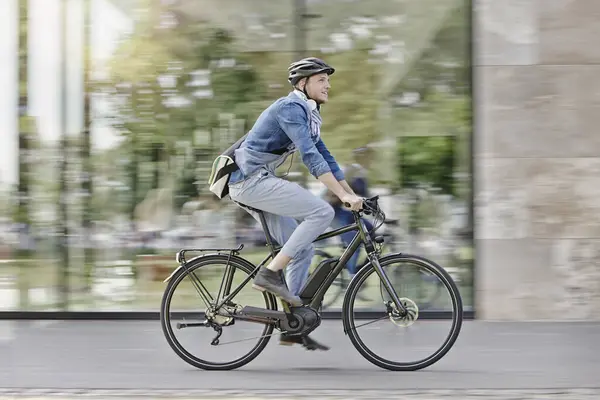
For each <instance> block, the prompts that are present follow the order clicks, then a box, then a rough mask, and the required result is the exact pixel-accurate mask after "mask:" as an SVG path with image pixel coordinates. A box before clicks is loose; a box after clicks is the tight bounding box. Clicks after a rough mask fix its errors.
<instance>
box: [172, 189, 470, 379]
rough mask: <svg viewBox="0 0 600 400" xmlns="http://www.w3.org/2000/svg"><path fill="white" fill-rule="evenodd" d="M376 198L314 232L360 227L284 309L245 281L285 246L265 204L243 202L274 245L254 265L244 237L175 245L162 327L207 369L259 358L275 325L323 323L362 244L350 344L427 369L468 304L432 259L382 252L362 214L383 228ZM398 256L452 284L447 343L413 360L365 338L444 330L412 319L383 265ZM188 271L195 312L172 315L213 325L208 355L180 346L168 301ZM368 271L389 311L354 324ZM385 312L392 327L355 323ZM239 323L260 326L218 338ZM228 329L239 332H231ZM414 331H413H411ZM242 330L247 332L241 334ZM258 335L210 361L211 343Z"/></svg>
mask: <svg viewBox="0 0 600 400" xmlns="http://www.w3.org/2000/svg"><path fill="white" fill-rule="evenodd" d="M378 198H379V196H374V197H371V198H369V199H364V205H363V210H361V211H359V212H353V215H354V219H355V222H354V223H353V224H350V225H347V226H344V227H341V228H338V229H336V230H333V231H331V232H326V233H323V234H322V235H320V236H319V237H318V238H317V239H315V242H317V241H320V240H324V239H327V238H331V237H334V236H338V235H341V234H342V233H345V232H349V231H354V230H358V232H357V233H356V235H355V236H354V238H353V239H352V241H351V242H350V245H349V246H348V247H347V248H346V249H345V251H344V252H343V253H342V255H341V256H340V258H339V259H333V260H331V259H329V260H324V261H323V262H322V263H321V264H320V265H319V266H318V268H316V269H315V270H314V272H313V273H312V274H311V275H310V276H309V278H308V280H307V282H306V284H305V286H304V288H303V289H302V291H301V293H300V295H299V296H300V298H301V299H302V301H303V303H304V304H303V305H302V306H300V307H291V306H290V305H289V304H287V303H285V302H284V301H282V300H280V301H281V303H282V306H283V311H279V310H278V309H277V301H276V298H275V296H273V295H272V294H270V293H268V292H260V291H257V290H254V289H252V288H251V285H248V283H250V281H251V280H252V279H253V278H254V276H255V275H256V273H257V272H258V269H259V268H260V267H261V266H263V265H265V263H266V262H267V261H268V260H269V259H271V258H272V257H274V256H275V255H276V254H277V252H278V251H280V250H281V246H279V245H277V246H276V245H274V244H273V240H272V239H271V236H270V233H269V231H268V227H267V225H266V221H265V218H264V215H263V214H262V212H261V211H260V210H256V209H254V208H252V207H248V206H245V207H247V208H248V209H250V210H253V211H255V212H257V213H258V216H259V219H260V222H261V225H262V227H263V230H264V232H265V237H266V239H267V244H268V247H269V250H270V252H269V254H268V255H267V256H266V257H265V258H264V259H263V261H262V262H261V263H260V264H259V265H258V266H255V265H254V264H252V263H251V262H250V261H248V260H246V259H244V258H243V257H241V256H240V255H239V254H240V251H241V250H242V249H243V246H244V245H243V244H240V245H239V246H238V247H237V248H235V249H233V248H225V249H182V250H180V251H179V252H177V254H176V261H177V262H178V263H179V266H178V267H177V268H176V269H175V270H174V271H173V272H172V273H171V274H170V275H169V276H168V277H167V278H166V279H165V280H164V282H166V283H167V287H166V288H165V292H164V294H163V297H162V301H161V309H160V320H161V327H162V331H163V334H164V335H165V338H166V340H167V342H168V343H169V346H170V347H171V348H172V349H173V351H174V352H175V353H176V354H177V355H178V356H179V357H180V358H181V359H182V360H184V361H185V362H187V363H188V364H190V365H192V366H194V367H197V368H200V369H205V370H232V369H236V368H239V367H241V366H243V365H246V364H247V363H249V362H251V361H252V360H253V359H255V358H256V357H257V356H258V355H259V354H260V353H261V352H262V351H263V350H264V348H265V347H266V345H267V344H268V342H269V340H270V338H271V336H272V335H273V334H274V333H273V331H274V330H275V329H277V330H279V331H280V334H283V333H286V334H288V335H295V336H300V337H305V336H306V335H308V334H309V333H311V332H312V331H314V330H315V329H316V328H317V327H318V326H319V325H320V323H321V316H320V309H321V306H322V300H323V296H324V294H325V292H326V291H327V289H328V288H329V287H330V285H331V284H332V282H333V281H334V280H335V279H336V277H337V276H338V275H339V274H340V272H341V271H342V270H343V269H344V267H345V264H346V262H347V261H348V259H349V258H350V256H351V255H352V254H353V253H354V251H356V249H357V248H358V247H359V245H360V244H361V243H362V244H363V245H364V246H365V249H366V251H367V257H368V259H369V262H368V263H367V264H366V265H365V266H364V267H363V268H361V270H360V271H359V272H358V273H357V274H356V275H355V276H354V278H353V279H352V281H351V282H350V284H349V286H348V289H347V291H346V294H345V297H344V303H343V306H342V323H343V329H344V333H345V334H346V335H348V337H349V339H350V341H351V343H352V345H353V346H354V347H355V349H356V350H357V351H358V352H359V353H360V354H361V355H362V356H363V357H364V358H365V359H366V360H368V361H369V362H371V363H373V364H374V365H377V366H379V367H381V368H384V369H388V370H393V371H414V370H419V369H422V368H426V367H428V366H430V365H432V364H434V363H436V362H437V361H439V360H440V359H441V358H442V357H444V356H445V355H446V354H447V352H448V351H449V350H450V349H451V348H452V346H453V345H454V343H455V342H456V340H457V338H458V335H459V333H460V329H461V326H462V320H463V308H462V299H461V296H460V293H459V291H458V288H457V286H456V284H455V283H454V281H453V280H452V278H451V277H450V275H449V274H448V273H447V272H446V271H445V270H444V269H443V268H442V267H440V266H439V265H437V264H436V263H434V262H433V261H430V260H427V259H425V258H423V257H419V256H413V255H408V254H402V253H390V254H387V255H384V256H381V247H382V245H383V242H384V240H383V237H382V236H377V237H374V238H371V235H370V234H369V233H368V232H367V228H366V226H365V224H364V222H363V220H362V215H363V214H365V215H370V214H372V215H374V216H375V217H376V218H375V219H376V221H375V222H376V223H375V224H374V227H373V232H374V231H376V230H377V229H379V227H381V225H382V224H383V221H385V214H384V213H383V211H382V210H381V209H380V208H379V205H378ZM242 206H244V205H242ZM378 219H381V221H382V222H381V223H380V224H379V225H377V220H378ZM187 252H201V253H205V252H208V254H202V255H199V256H196V257H194V258H191V259H190V260H186V259H185V254H186V253H187ZM394 263H399V264H401V265H403V266H404V265H415V266H418V267H421V268H424V269H425V270H426V271H427V272H428V273H430V274H431V275H433V276H436V277H438V278H439V279H440V280H441V281H442V282H443V284H444V286H445V287H446V289H447V290H448V293H449V304H450V306H451V312H450V314H451V318H450V321H451V326H450V329H449V331H448V333H447V334H445V338H444V339H443V341H442V344H441V345H440V346H439V347H436V348H435V350H434V351H433V352H429V350H427V353H425V354H426V355H425V356H415V357H417V359H416V360H412V361H408V362H402V361H401V362H398V361H393V360H389V359H387V358H384V357H388V356H389V354H391V352H392V351H391V350H393V349H390V348H387V347H386V348H385V349H384V350H383V352H384V354H385V356H381V355H379V354H376V353H375V351H374V350H373V349H374V348H375V347H377V346H378V345H381V344H382V341H381V340H379V341H376V343H375V345H374V346H367V345H366V344H365V340H367V339H369V338H370V336H371V335H372V334H374V333H378V332H379V331H382V332H384V333H386V334H389V333H390V332H389V327H392V328H394V327H396V326H399V327H402V328H406V329H405V330H404V331H403V332H404V334H405V335H406V336H407V337H408V338H409V339H410V340H411V341H415V340H417V339H422V338H430V337H431V336H432V334H433V333H436V332H437V331H439V322H440V320H436V321H435V322H434V323H433V324H425V323H424V324H420V325H414V323H415V322H416V321H417V320H418V319H419V307H418V306H417V304H416V303H415V302H414V301H413V300H411V299H410V298H408V297H404V296H403V297H401V296H400V295H399V294H398V293H396V290H395V289H394V288H393V286H392V283H391V281H390V279H388V275H387V273H386V271H385V269H387V268H390V267H391V266H392V265H393V264H394ZM215 265H224V266H225V268H224V271H223V272H222V275H219V274H213V275H210V274H209V273H206V272H204V280H201V279H200V278H198V276H197V275H196V271H200V272H202V270H204V269H206V268H208V267H210V266H215ZM238 271H240V272H241V273H242V274H244V276H243V277H242V278H241V283H239V284H237V285H235V286H234V285H233V279H234V276H235V273H236V272H238ZM218 276H220V277H221V278H220V279H221V280H220V283H218V282H217V281H216V280H215V279H214V278H215V277H218ZM188 277H189V278H190V281H191V288H190V289H188V292H185V293H187V294H188V297H186V299H187V301H190V299H191V297H192V295H193V294H194V291H195V292H196V294H197V295H198V297H196V298H195V299H192V300H191V301H192V303H191V304H190V303H186V305H187V306H188V307H191V311H183V312H181V311H180V312H176V311H175V312H173V315H174V316H181V317H183V318H184V322H179V323H176V324H175V328H176V330H177V331H182V330H184V328H190V327H202V328H212V330H213V331H214V332H215V333H216V336H214V338H213V339H212V341H211V342H210V343H211V345H212V347H209V349H211V350H208V351H204V352H203V354H202V356H201V357H203V358H200V357H199V356H196V355H193V354H192V353H191V352H190V351H188V349H189V347H188V348H187V349H186V348H185V347H184V346H183V345H182V343H181V340H180V339H178V338H176V337H175V330H174V329H173V326H172V325H171V303H172V301H173V294H174V292H175V290H176V289H177V287H178V286H179V285H180V284H181V283H182V282H183V280H184V279H185V278H188ZM370 277H374V278H375V279H379V281H380V291H381V297H382V303H381V304H382V306H383V308H384V311H382V312H379V313H377V312H370V313H369V315H371V316H372V315H376V316H377V317H376V318H375V319H374V320H372V321H369V322H366V323H362V324H360V325H356V319H358V318H359V317H360V315H359V316H356V315H355V309H354V306H355V300H356V295H357V293H358V292H359V290H360V287H361V285H363V284H364V283H365V281H366V280H367V279H368V278H370ZM209 283H213V284H217V283H218V293H217V295H216V298H215V297H213V296H212V295H211V294H210V293H209V291H208V289H207V288H206V285H205V284H209ZM244 288H249V293H250V294H253V295H255V296H257V298H259V299H261V300H260V303H261V304H262V307H256V306H251V305H243V303H242V301H243V302H244V303H246V304H247V303H248V301H247V297H244V295H240V296H238V295H239V294H240V293H241V291H242V290H243V289H244ZM384 292H385V293H384ZM236 296H238V297H236ZM200 300H201V301H200ZM202 303H203V306H204V307H205V308H206V311H204V312H201V311H198V310H197V307H198V306H199V305H201V304H202ZM185 318H194V319H197V320H199V321H200V322H187V320H185ZM388 319H389V320H390V321H391V322H392V325H387V326H386V327H387V328H386V327H384V328H383V329H381V330H367V331H365V332H366V333H365V334H364V335H362V334H359V333H358V328H360V327H363V326H366V325H369V324H373V323H376V322H379V321H383V320H388ZM238 323H240V324H242V323H248V325H247V326H248V327H250V326H262V332H261V334H260V335H258V336H252V337H242V338H241V339H240V338H239V337H234V340H230V341H228V342H221V341H220V338H221V336H222V334H223V332H224V330H227V331H228V332H229V330H230V329H231V327H233V326H234V325H236V324H238ZM244 326H246V325H244ZM409 327H413V328H411V329H412V330H411V329H408V328H409ZM224 328H225V329H224ZM413 330H414V331H413ZM195 332H200V331H195ZM209 332H210V331H209ZM231 332H232V334H233V335H234V336H235V334H234V333H233V331H231ZM394 332H395V331H394ZM413 333H414V335H412V334H413ZM245 335H246V334H245V332H244V335H243V336H245ZM253 340H257V343H256V344H255V345H254V346H253V347H252V348H251V349H250V350H249V351H247V352H245V353H243V354H242V355H241V356H240V357H238V358H235V359H233V360H229V359H228V360H227V361H208V360H206V359H205V358H206V357H208V356H210V354H209V353H211V352H212V349H217V348H220V347H221V346H223V345H225V344H228V345H231V344H241V343H244V342H248V341H253ZM198 343H199V341H198V333H195V334H194V335H192V337H191V345H190V346H195V345H197V344H198ZM411 345H412V343H411ZM435 346H437V345H435ZM422 348H423V346H418V345H417V346H412V347H411V348H410V349H409V350H408V351H405V352H404V353H406V354H412V353H414V352H417V351H420V350H421V349H422ZM218 354H219V356H222V355H223V352H222V351H220V352H218ZM419 357H422V358H419ZM228 358H230V357H228Z"/></svg>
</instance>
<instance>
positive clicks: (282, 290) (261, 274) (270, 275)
mask: <svg viewBox="0 0 600 400" xmlns="http://www.w3.org/2000/svg"><path fill="white" fill-rule="evenodd" d="M252 287H253V288H255V289H258V290H260V291H261V292H264V291H267V292H269V293H273V294H274V295H275V296H277V297H279V298H281V299H283V300H284V301H286V302H288V303H289V304H290V305H292V306H295V307H298V306H301V305H302V300H300V297H298V296H294V295H293V294H292V293H290V291H289V290H288V288H287V287H286V285H285V282H283V280H282V279H281V277H280V276H279V272H276V271H271V270H270V269H268V268H266V267H261V268H260V269H259V270H258V272H257V274H256V278H254V283H253V284H252Z"/></svg>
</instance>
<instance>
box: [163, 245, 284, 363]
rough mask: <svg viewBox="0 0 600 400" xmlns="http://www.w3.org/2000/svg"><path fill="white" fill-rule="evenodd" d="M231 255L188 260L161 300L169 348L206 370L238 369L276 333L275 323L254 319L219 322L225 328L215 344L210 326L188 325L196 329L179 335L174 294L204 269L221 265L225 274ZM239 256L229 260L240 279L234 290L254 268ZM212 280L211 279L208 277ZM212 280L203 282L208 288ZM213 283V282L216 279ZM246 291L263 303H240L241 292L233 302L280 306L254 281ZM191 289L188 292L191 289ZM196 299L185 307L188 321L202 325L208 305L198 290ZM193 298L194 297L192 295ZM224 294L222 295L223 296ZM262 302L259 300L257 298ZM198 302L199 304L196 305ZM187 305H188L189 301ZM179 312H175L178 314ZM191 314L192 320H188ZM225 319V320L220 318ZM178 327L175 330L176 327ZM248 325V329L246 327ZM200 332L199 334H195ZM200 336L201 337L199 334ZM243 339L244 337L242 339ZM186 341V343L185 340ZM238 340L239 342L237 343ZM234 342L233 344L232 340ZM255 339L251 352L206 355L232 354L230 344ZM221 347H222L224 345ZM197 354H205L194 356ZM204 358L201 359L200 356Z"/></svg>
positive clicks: (215, 334) (214, 333)
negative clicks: (213, 343) (259, 288)
mask: <svg viewBox="0 0 600 400" xmlns="http://www.w3.org/2000/svg"><path fill="white" fill-rule="evenodd" d="M227 257H228V256H220V255H215V256H207V257H201V258H199V259H198V260H193V261H191V262H189V263H188V265H187V270H185V269H182V270H181V271H180V273H178V274H176V275H175V276H173V277H172V278H171V280H170V281H169V284H168V286H167V288H166V290H165V292H164V295H163V299H162V303H161V315H160V319H161V326H162V330H163V333H164V335H165V338H166V340H167V342H168V343H169V345H170V347H171V348H172V349H173V351H175V353H176V354H177V355H178V356H179V357H180V358H181V359H183V360H184V361H185V362H187V363H188V364H190V365H193V366H194V367H197V368H201V369H206V370H231V369H235V368H239V367H241V366H243V365H245V364H247V363H249V362H250V361H252V360H253V359H254V358H256V356H258V355H259V354H260V353H261V352H262V350H263V349H264V348H265V346H266V345H267V343H268V342H269V340H270V335H271V334H272V332H273V329H274V327H273V325H261V324H257V323H252V322H245V321H240V320H234V321H233V324H232V325H229V326H227V324H218V325H221V329H222V330H223V334H222V336H221V337H220V338H219V341H220V344H218V345H217V346H212V345H211V341H212V340H213V339H214V338H215V337H216V336H217V331H216V330H215V329H214V328H212V327H211V326H206V327H205V326H197V327H193V328H186V331H187V330H188V329H190V330H195V331H193V332H194V333H192V334H190V335H188V336H187V337H186V338H185V339H186V340H182V338H181V337H178V333H179V332H180V331H179V330H178V329H177V328H176V324H175V323H174V321H173V319H174V317H178V316H179V315H181V314H182V313H181V312H180V311H181V307H179V309H175V310H173V309H171V306H172V303H173V299H174V295H175V294H176V293H177V289H178V287H179V286H180V284H182V282H184V281H185V280H186V278H187V279H190V278H191V274H197V272H204V271H206V270H208V269H209V268H210V267H215V266H222V272H223V274H224V273H225V264H227ZM237 258H238V257H236V258H233V257H232V258H231V259H230V260H229V264H228V265H229V266H230V267H231V268H234V271H235V272H234V277H235V275H236V274H237V275H238V276H239V279H236V280H235V281H234V283H233V285H232V290H233V289H235V288H236V287H237V286H238V285H239V283H240V282H241V281H242V280H243V279H244V278H246V277H247V276H248V275H249V274H250V273H251V272H252V270H253V268H252V265H251V264H249V263H248V264H249V265H246V262H244V261H245V260H242V261H241V262H240V261H239V260H237ZM208 281H210V279H208ZM209 283H210V282H203V284H205V286H206V287H207V288H210V287H211V285H210V284H209ZM213 283H214V282H213ZM219 284H220V282H218V283H216V284H214V285H212V287H218V285H219ZM243 290H244V291H251V292H250V294H252V295H254V298H256V299H261V298H262V302H261V303H262V304H260V305H258V304H256V303H253V304H239V303H237V300H238V299H239V298H241V297H243V296H242V293H238V295H236V296H235V297H234V298H233V299H232V300H231V301H232V302H233V303H234V304H237V305H239V306H240V307H243V306H244V305H252V306H259V307H263V308H267V309H272V310H275V309H277V306H276V303H275V301H274V298H272V296H270V295H269V294H267V293H261V292H258V291H256V290H254V289H252V288H251V282H249V283H248V284H247V285H246V286H245V287H244V289H243ZM188 292H189V291H188ZM196 296H197V299H196V300H193V301H194V304H193V305H192V306H188V307H186V310H185V311H184V313H185V317H184V318H185V319H184V322H185V323H196V324H199V323H201V322H203V321H206V306H205V304H204V302H203V301H202V299H201V297H200V295H199V294H198V293H196ZM189 297H191V296H189ZM212 297H213V298H214V299H216V297H217V293H216V292H215V293H212ZM221 297H222V296H221ZM257 301H260V300H257ZM196 304H197V306H196ZM186 305H188V304H186ZM175 313H176V314H175ZM190 316H191V317H192V319H189V318H190ZM221 322H222V321H221ZM240 326H242V330H241V332H239V333H236V334H235V337H231V336H232V335H228V334H230V333H231V332H232V331H233V329H238V331H240V329H239V327H240ZM174 328H175V329H174ZM244 328H245V329H244ZM196 335H197V337H196ZM200 336H201V337H200ZM240 339H242V340H240ZM184 341H185V342H186V343H185V344H184V343H183V342H184ZM238 341H239V342H238ZM232 342H233V343H232ZM253 342H255V343H256V344H255V345H254V346H248V347H249V350H248V351H245V350H244V351H242V354H241V355H240V356H234V357H232V358H233V359H231V360H219V361H211V360H208V359H207V358H206V357H207V354H208V353H210V355H212V354H215V355H217V354H218V356H219V357H221V354H223V357H225V358H226V357H229V355H228V354H229V353H230V352H231V347H232V346H233V347H242V345H251V344H252V343H253ZM200 345H202V346H203V348H204V349H206V350H202V351H198V352H196V351H195V350H191V348H195V347H197V346H200ZM221 347H222V348H221ZM197 353H200V354H202V356H200V355H195V354H197ZM201 357H202V358H201Z"/></svg>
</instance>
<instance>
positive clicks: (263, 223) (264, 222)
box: [234, 200, 275, 255]
mask: <svg viewBox="0 0 600 400" xmlns="http://www.w3.org/2000/svg"><path fill="white" fill-rule="evenodd" d="M234 202H235V203H237V204H239V205H240V207H243V208H246V209H248V210H250V211H254V212H255V213H257V214H258V218H259V220H260V225H261V226H262V229H263V232H264V234H265V238H266V239H267V244H268V245H269V247H270V248H271V253H274V252H273V249H274V248H275V246H274V245H273V240H272V237H271V232H269V227H268V226H267V220H266V219H265V214H264V213H263V212H262V210H258V209H256V208H254V207H250V206H248V205H246V204H243V203H240V202H239V201H235V200H234ZM273 255H275V254H273Z"/></svg>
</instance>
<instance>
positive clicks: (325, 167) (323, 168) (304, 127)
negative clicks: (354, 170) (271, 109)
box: [277, 102, 331, 178]
mask: <svg viewBox="0 0 600 400" xmlns="http://www.w3.org/2000/svg"><path fill="white" fill-rule="evenodd" d="M278 111H279V112H278V113H277V122H278V123H279V126H280V127H281V129H283V131H284V132H285V134H286V135H287V136H288V137H289V138H290V139H291V141H292V142H293V143H294V144H295V145H296V147H297V148H298V151H299V152H300V156H301V158H302V162H303V163H304V165H306V167H307V168H308V171H309V172H310V174H311V175H312V176H314V177H315V178H318V177H319V176H321V175H323V174H325V173H327V172H331V168H330V167H329V164H328V163H327V161H325V158H324V157H323V155H322V154H321V152H320V151H319V150H318V149H317V147H316V146H315V144H314V143H313V141H312V140H311V138H310V129H309V122H308V115H307V114H306V111H305V110H304V108H303V107H302V106H301V105H300V104H296V103H293V102H291V103H283V104H281V106H280V108H279V110H278Z"/></svg>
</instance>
